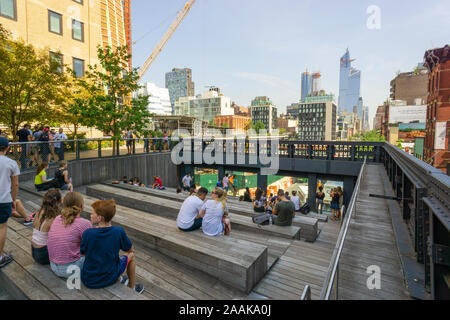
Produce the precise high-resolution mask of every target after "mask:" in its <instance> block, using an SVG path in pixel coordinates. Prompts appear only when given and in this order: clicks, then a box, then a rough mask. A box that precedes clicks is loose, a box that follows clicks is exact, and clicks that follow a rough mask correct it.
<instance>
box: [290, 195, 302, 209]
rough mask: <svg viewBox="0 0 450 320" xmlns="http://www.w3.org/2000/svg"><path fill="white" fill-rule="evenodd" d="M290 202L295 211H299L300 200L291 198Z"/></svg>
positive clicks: (294, 197)
mask: <svg viewBox="0 0 450 320" xmlns="http://www.w3.org/2000/svg"><path fill="white" fill-rule="evenodd" d="M291 201H292V202H293V203H294V205H295V210H300V198H299V197H298V196H292V197H291Z"/></svg>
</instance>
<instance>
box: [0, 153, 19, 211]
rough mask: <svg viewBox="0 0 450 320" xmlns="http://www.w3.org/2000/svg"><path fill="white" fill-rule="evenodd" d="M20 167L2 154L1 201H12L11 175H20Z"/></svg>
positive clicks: (0, 164) (0, 162)
mask: <svg viewBox="0 0 450 320" xmlns="http://www.w3.org/2000/svg"><path fill="white" fill-rule="evenodd" d="M19 174H20V169H19V166H18V165H17V163H16V162H15V161H13V160H11V159H10V158H8V157H6V156H3V155H0V203H11V202H12V197H11V177H15V176H18V175H19Z"/></svg>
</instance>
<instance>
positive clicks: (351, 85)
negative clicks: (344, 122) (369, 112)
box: [338, 49, 361, 112]
mask: <svg viewBox="0 0 450 320" xmlns="http://www.w3.org/2000/svg"><path fill="white" fill-rule="evenodd" d="M353 61H354V60H351V59H350V52H349V51H348V49H347V51H346V52H345V54H344V55H343V56H342V57H341V60H340V75H339V101H338V106H339V111H341V110H347V111H348V112H353V108H354V107H355V106H356V107H357V106H358V103H359V97H360V88H361V71H359V70H357V69H355V68H352V62H353Z"/></svg>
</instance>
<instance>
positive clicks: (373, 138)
mask: <svg viewBox="0 0 450 320" xmlns="http://www.w3.org/2000/svg"><path fill="white" fill-rule="evenodd" d="M349 140H352V141H368V142H369V141H370V142H384V141H386V138H385V137H384V136H382V135H381V134H379V133H378V132H377V131H376V130H372V131H367V132H364V133H363V134H359V133H358V134H355V135H353V136H352V137H351V138H350V139H349Z"/></svg>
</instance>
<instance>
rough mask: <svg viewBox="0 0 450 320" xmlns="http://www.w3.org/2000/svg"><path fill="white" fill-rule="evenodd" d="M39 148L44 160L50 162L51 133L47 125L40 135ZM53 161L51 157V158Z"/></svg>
mask: <svg viewBox="0 0 450 320" xmlns="http://www.w3.org/2000/svg"><path fill="white" fill-rule="evenodd" d="M38 141H39V142H40V143H39V148H40V152H41V156H42V161H43V162H48V161H49V159H48V155H49V153H50V147H49V141H50V135H49V128H48V127H45V128H44V129H43V131H42V133H41V135H40V136H39V140H38ZM50 161H51V159H50Z"/></svg>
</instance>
